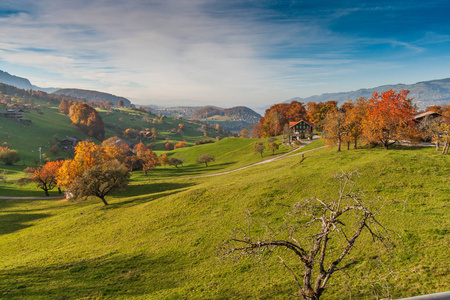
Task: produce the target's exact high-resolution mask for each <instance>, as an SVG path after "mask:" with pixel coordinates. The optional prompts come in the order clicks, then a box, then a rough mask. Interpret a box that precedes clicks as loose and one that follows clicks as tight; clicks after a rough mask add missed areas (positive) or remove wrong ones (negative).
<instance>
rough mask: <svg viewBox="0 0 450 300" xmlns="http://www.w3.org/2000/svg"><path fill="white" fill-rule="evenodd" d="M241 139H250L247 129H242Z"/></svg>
mask: <svg viewBox="0 0 450 300" xmlns="http://www.w3.org/2000/svg"><path fill="white" fill-rule="evenodd" d="M239 136H240V137H241V138H244V139H247V138H248V137H249V133H248V130H247V129H242V130H241V133H240V135H239Z"/></svg>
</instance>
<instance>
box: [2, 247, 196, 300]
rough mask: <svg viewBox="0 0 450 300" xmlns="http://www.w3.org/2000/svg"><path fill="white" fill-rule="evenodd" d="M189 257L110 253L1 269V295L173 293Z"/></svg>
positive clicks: (72, 296)
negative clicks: (167, 291)
mask: <svg viewBox="0 0 450 300" xmlns="http://www.w3.org/2000/svg"><path fill="white" fill-rule="evenodd" d="M185 257H186V256H185V255H182V254H180V253H175V252H171V253H169V254H167V255H163V256H156V257H149V256H147V255H144V254H137V255H131V256H130V255H120V256H119V255H111V254H107V255H104V256H100V257H97V258H93V259H81V260H79V261H71V262H68V263H63V264H52V265H47V266H44V267H41V266H39V267H35V266H33V267H28V266H22V267H18V268H13V269H11V270H0V294H1V295H2V296H3V297H6V298H15V299H36V298H39V299H41V298H42V299H80V298H89V299H91V298H92V299H94V298H95V299H97V298H100V297H107V298H108V297H113V298H116V297H119V298H127V297H133V296H135V297H136V296H142V295H146V294H150V293H153V294H158V293H161V292H166V291H165V290H169V293H170V290H173V289H176V288H177V287H178V286H179V285H180V284H181V283H182V282H181V280H180V278H185V275H184V270H185V269H186V268H187V267H188V265H189V260H188V258H185ZM171 293H176V291H172V292H171ZM174 296H175V297H177V294H175V295H174ZM178 296H181V295H178Z"/></svg>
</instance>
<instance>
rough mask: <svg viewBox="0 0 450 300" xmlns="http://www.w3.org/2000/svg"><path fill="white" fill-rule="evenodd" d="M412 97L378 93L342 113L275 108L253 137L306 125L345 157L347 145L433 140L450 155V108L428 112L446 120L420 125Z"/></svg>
mask: <svg viewBox="0 0 450 300" xmlns="http://www.w3.org/2000/svg"><path fill="white" fill-rule="evenodd" d="M408 94H409V91H406V90H402V91H400V92H396V91H393V90H389V91H386V92H383V93H374V94H373V95H372V98H370V99H366V98H364V97H361V98H359V99H357V100H356V101H355V102H353V101H352V100H349V101H347V102H345V103H343V104H342V105H341V106H340V107H339V106H338V105H337V102H336V101H327V102H320V103H314V102H309V103H307V104H306V105H304V104H303V103H301V102H298V101H292V102H291V103H281V104H276V105H273V106H272V107H270V108H269V109H267V110H266V112H265V114H264V116H263V117H262V118H261V119H260V122H259V123H258V124H257V125H256V126H255V128H254V131H253V136H254V137H270V136H276V135H280V134H282V133H285V132H287V131H289V122H292V121H299V120H302V119H303V120H305V121H308V122H311V123H313V124H314V126H315V130H317V131H320V132H323V137H324V139H325V142H326V143H327V144H328V145H336V146H337V147H338V151H341V146H342V144H347V148H350V145H351V144H353V146H354V148H356V147H357V145H358V142H360V141H363V142H364V143H366V144H374V145H382V146H383V147H384V148H385V149H388V148H389V146H390V145H392V144H393V143H395V142H398V141H409V142H412V143H415V142H418V141H420V140H427V139H431V140H433V141H435V142H436V145H437V149H438V150H439V142H440V141H442V142H443V143H444V150H443V153H448V148H449V131H450V128H449V127H450V125H449V124H450V105H446V106H445V105H444V106H438V105H433V106H430V107H428V108H427V110H426V111H433V112H436V113H438V114H440V115H441V116H440V117H436V116H429V117H426V118H424V120H423V121H422V122H420V123H419V122H417V121H416V120H415V119H414V116H415V114H416V108H415V106H414V105H413V104H412V98H408V97H407V96H408Z"/></svg>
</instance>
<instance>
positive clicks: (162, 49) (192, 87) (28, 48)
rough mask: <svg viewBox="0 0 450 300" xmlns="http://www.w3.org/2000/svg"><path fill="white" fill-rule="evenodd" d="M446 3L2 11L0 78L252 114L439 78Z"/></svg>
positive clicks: (100, 4)
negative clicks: (240, 108) (245, 109)
mask: <svg viewBox="0 0 450 300" xmlns="http://www.w3.org/2000/svg"><path fill="white" fill-rule="evenodd" d="M449 16H450V2H449V1H411V0H410V1H309V0H308V1H277V0H270V1H269V0H267V1H264V0H259V1H245V0H227V1H225V0H221V1H209V0H185V1H181V0H178V1H174V0H149V1H147V0H127V1H122V0H120V1H119V0H93V1H88V0H39V1H34V0H2V1H1V2H0V70H3V71H7V72H9V73H11V74H14V75H18V76H22V77H27V78H29V79H30V80H31V81H32V83H33V84H35V85H38V86H41V87H76V88H85V89H95V90H100V91H104V92H109V93H113V94H116V95H119V96H124V97H127V98H129V99H130V100H131V101H132V102H133V103H136V104H156V105H162V106H171V105H217V106H222V107H231V106H235V105H246V106H249V107H252V108H257V107H263V106H266V105H271V104H274V103H279V102H282V101H284V100H287V99H290V98H293V97H307V96H311V95H315V94H322V93H329V92H343V91H350V90H356V89H359V88H370V87H375V86H378V85H383V84H396V83H406V84H409V83H415V82H418V81H425V80H431V79H441V78H447V77H450V57H449V56H450V55H449V53H450V17H449Z"/></svg>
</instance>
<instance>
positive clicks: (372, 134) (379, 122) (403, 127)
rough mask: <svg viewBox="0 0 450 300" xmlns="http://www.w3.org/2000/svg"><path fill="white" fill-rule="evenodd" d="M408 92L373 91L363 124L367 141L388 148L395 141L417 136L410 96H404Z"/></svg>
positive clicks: (411, 138)
mask: <svg viewBox="0 0 450 300" xmlns="http://www.w3.org/2000/svg"><path fill="white" fill-rule="evenodd" d="M408 93H409V91H405V90H402V91H400V92H399V93H397V92H396V91H393V90H389V91H386V92H384V93H382V94H378V93H373V96H372V98H371V99H369V107H368V109H367V114H366V118H365V120H364V124H363V128H364V129H363V131H364V137H365V139H366V141H367V142H368V143H377V144H378V143H379V144H382V145H383V147H384V149H388V148H389V146H390V145H392V144H394V143H395V142H397V141H400V140H410V141H412V140H413V139H414V138H416V137H417V136H418V133H417V130H416V129H415V126H414V122H413V116H414V108H413V106H412V104H411V101H412V98H406V97H407V95H408Z"/></svg>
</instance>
